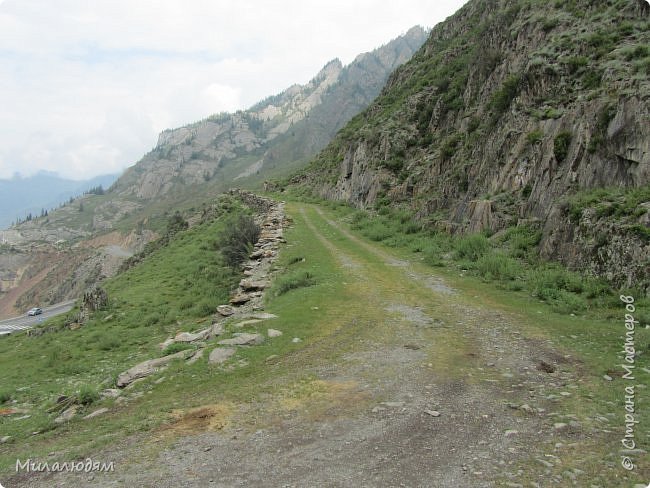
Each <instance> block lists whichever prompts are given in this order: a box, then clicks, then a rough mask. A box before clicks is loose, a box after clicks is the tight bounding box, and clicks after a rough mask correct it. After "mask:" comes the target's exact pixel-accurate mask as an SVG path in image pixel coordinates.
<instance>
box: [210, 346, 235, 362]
mask: <svg viewBox="0 0 650 488" xmlns="http://www.w3.org/2000/svg"><path fill="white" fill-rule="evenodd" d="M235 351H236V349H235V348H233V347H217V348H216V349H213V350H212V352H211V353H210V356H209V357H208V363H209V364H221V363H224V362H226V361H227V360H228V358H230V356H232V355H233V354H235Z"/></svg>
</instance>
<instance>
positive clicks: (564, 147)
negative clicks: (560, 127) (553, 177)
mask: <svg viewBox="0 0 650 488" xmlns="http://www.w3.org/2000/svg"><path fill="white" fill-rule="evenodd" d="M570 144H571V133H570V132H566V131H563V132H560V133H559V134H558V135H557V136H556V137H555V140H554V141H553V155H554V156H555V159H556V161H557V162H558V163H561V162H562V161H564V160H565V159H566V157H567V154H569V145H570Z"/></svg>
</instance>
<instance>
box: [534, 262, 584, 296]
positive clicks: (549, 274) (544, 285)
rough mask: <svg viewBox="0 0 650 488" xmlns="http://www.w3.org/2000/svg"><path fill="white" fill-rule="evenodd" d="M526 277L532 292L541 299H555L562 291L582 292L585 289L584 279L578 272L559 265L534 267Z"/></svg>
mask: <svg viewBox="0 0 650 488" xmlns="http://www.w3.org/2000/svg"><path fill="white" fill-rule="evenodd" d="M528 278H529V281H530V283H531V286H532V291H533V294H534V295H536V296H538V297H539V298H541V299H542V300H548V301H552V300H557V299H559V298H560V296H561V292H562V291H567V292H572V293H582V292H583V291H584V290H585V281H584V279H583V278H582V277H581V276H580V275H579V274H577V273H572V272H571V271H568V270H566V269H564V268H561V267H559V266H547V267H545V268H541V269H534V270H532V271H531V272H530V274H529V277H528Z"/></svg>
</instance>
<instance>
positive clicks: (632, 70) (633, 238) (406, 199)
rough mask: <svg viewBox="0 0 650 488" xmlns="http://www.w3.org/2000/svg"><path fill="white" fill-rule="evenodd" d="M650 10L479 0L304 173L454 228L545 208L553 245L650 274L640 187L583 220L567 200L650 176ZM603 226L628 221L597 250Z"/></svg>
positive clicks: (562, 253) (636, 277)
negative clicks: (618, 208) (613, 208)
mask: <svg viewBox="0 0 650 488" xmlns="http://www.w3.org/2000/svg"><path fill="white" fill-rule="evenodd" d="M649 15H650V6H649V5H648V4H647V3H646V2H645V1H642V0H634V1H609V2H605V1H599V2H593V1H579V0H574V1H571V2H554V3H551V4H549V3H548V2H541V1H517V2H505V1H494V0H493V1H489V0H473V1H470V2H469V3H468V4H466V5H465V6H464V7H463V8H462V9H461V10H460V11H459V12H457V13H456V14H455V15H454V16H452V17H450V18H449V19H447V21H445V22H443V23H441V24H439V25H438V26H436V27H435V28H434V29H433V31H432V33H431V36H430V37H429V39H428V41H427V42H426V43H425V45H424V46H423V47H422V48H421V49H420V51H419V52H418V53H417V54H416V55H415V56H414V57H413V58H412V60H411V61H410V62H408V63H406V64H405V65H404V66H402V67H401V68H399V69H398V70H397V71H396V72H395V73H394V74H393V75H392V76H391V77H390V79H389V81H388V83H387V85H386V87H385V88H384V90H383V91H382V93H381V95H380V96H379V97H378V98H377V99H376V101H375V102H374V103H372V104H371V105H370V106H369V108H368V109H367V110H365V111H364V112H363V113H362V114H360V115H359V116H357V117H355V118H354V119H353V120H352V121H351V122H350V123H349V124H348V125H347V126H346V127H345V128H344V129H343V130H342V131H341V132H340V133H339V136H338V137H337V138H335V139H334V140H333V141H332V143H331V144H330V145H329V146H328V147H327V148H326V149H325V150H324V151H323V152H322V153H321V154H320V155H319V156H318V157H317V158H316V159H315V161H314V162H313V164H312V166H311V167H310V168H308V169H307V170H306V171H305V172H303V173H302V174H301V175H299V176H297V177H295V178H294V180H293V182H294V183H296V184H306V185H308V186H310V187H311V188H314V189H315V190H316V191H317V192H318V193H320V195H322V196H325V197H327V198H331V199H337V200H346V201H348V202H351V203H353V204H355V205H357V206H360V207H367V206H372V205H384V204H391V205H402V206H406V207H409V208H411V209H412V210H413V212H414V213H416V214H417V216H418V217H419V218H420V219H423V220H427V221H430V222H431V223H432V225H437V226H439V227H442V228H444V229H447V230H450V231H452V232H468V231H469V232H476V231H480V230H482V229H490V230H491V231H492V232H497V231H499V230H501V229H504V228H505V227H508V226H512V225H517V224H521V223H533V224H537V225H539V226H541V227H542V228H543V229H544V237H543V241H542V244H541V252H542V254H543V255H544V256H545V257H549V258H554V259H560V260H562V261H564V262H565V263H567V264H569V265H571V266H573V267H580V268H583V269H584V268H586V269H591V270H592V271H594V272H595V273H596V272H597V273H599V274H605V275H607V276H609V277H610V279H612V281H614V282H616V283H617V284H620V285H625V284H628V285H630V284H640V283H641V284H643V286H646V287H647V286H648V284H649V283H648V282H649V281H650V279H649V278H648V276H650V273H648V271H649V270H648V264H647V263H648V259H649V258H650V245H649V243H648V238H647V233H644V232H643V231H639V230H638V227H637V225H641V224H639V222H640V221H637V220H635V219H637V217H638V219H641V221H642V220H643V218H644V217H643V215H646V213H644V212H647V207H643V206H642V205H641V203H643V202H639V205H638V206H637V208H635V209H634V210H633V213H634V214H635V215H636V214H639V215H636V217H634V218H633V219H631V220H625V219H623V220H625V224H624V225H622V224H621V225H614V226H611V225H609V224H606V223H605V222H604V221H603V222H602V225H600V224H597V223H596V222H593V221H592V222H591V225H585V222H583V225H582V228H584V229H583V230H582V231H580V232H577V231H576V229H577V225H578V223H577V221H576V219H575V218H574V219H573V220H571V219H570V218H569V215H568V210H567V209H568V208H569V205H568V201H569V200H570V198H571V195H574V194H578V195H579V194H581V192H589V191H590V190H593V189H595V188H601V187H617V188H622V189H628V190H632V189H635V188H636V189H638V188H645V187H647V186H648V185H649V184H650V125H649V124H648V123H647V121H648V120H650V118H649V115H650V105H649V103H648V101H649V97H650V83H649V78H648V73H649V71H650V48H649V47H648V46H650V34H649V32H650V31H649V30H648V25H649V24H648V20H649ZM620 198H624V195H623V196H621V197H620ZM644 209H645V210H644ZM583 210H584V211H585V212H586V213H585V217H584V218H585V219H587V220H588V219H589V218H590V217H588V215H589V209H588V208H585V209H583ZM641 214H643V215H641ZM591 218H592V219H593V215H592V216H591ZM578 220H579V219H578ZM619 220H620V219H619ZM623 220H620V222H622V221H623ZM620 222H619V223H620ZM594 229H598V232H601V233H605V235H610V236H613V234H620V233H623V234H625V237H624V238H621V239H605V240H606V241H607V242H606V243H605V244H604V245H601V246H600V247H599V250H598V253H600V254H598V255H595V254H594V249H593V246H590V245H588V242H590V241H593V240H594V239H595V237H594V236H593V235H592V232H594ZM635 229H636V230H635ZM597 240H599V241H602V240H603V238H602V237H598V238H597ZM604 255H607V256H609V258H608V259H603V257H602V256H604ZM598 256H600V257H598ZM599 263H600V264H599Z"/></svg>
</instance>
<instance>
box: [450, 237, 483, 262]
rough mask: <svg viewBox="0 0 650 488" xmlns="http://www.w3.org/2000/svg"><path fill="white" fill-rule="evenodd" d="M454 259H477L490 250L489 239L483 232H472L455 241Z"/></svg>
mask: <svg viewBox="0 0 650 488" xmlns="http://www.w3.org/2000/svg"><path fill="white" fill-rule="evenodd" d="M455 247H456V252H455V253H454V257H455V258H456V259H468V260H470V261H477V260H478V259H479V258H480V257H481V256H483V255H485V254H487V252H488V251H489V250H490V241H489V240H488V238H487V237H485V236H484V235H483V234H472V235H469V236H465V237H461V238H460V239H458V241H456V246H455Z"/></svg>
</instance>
